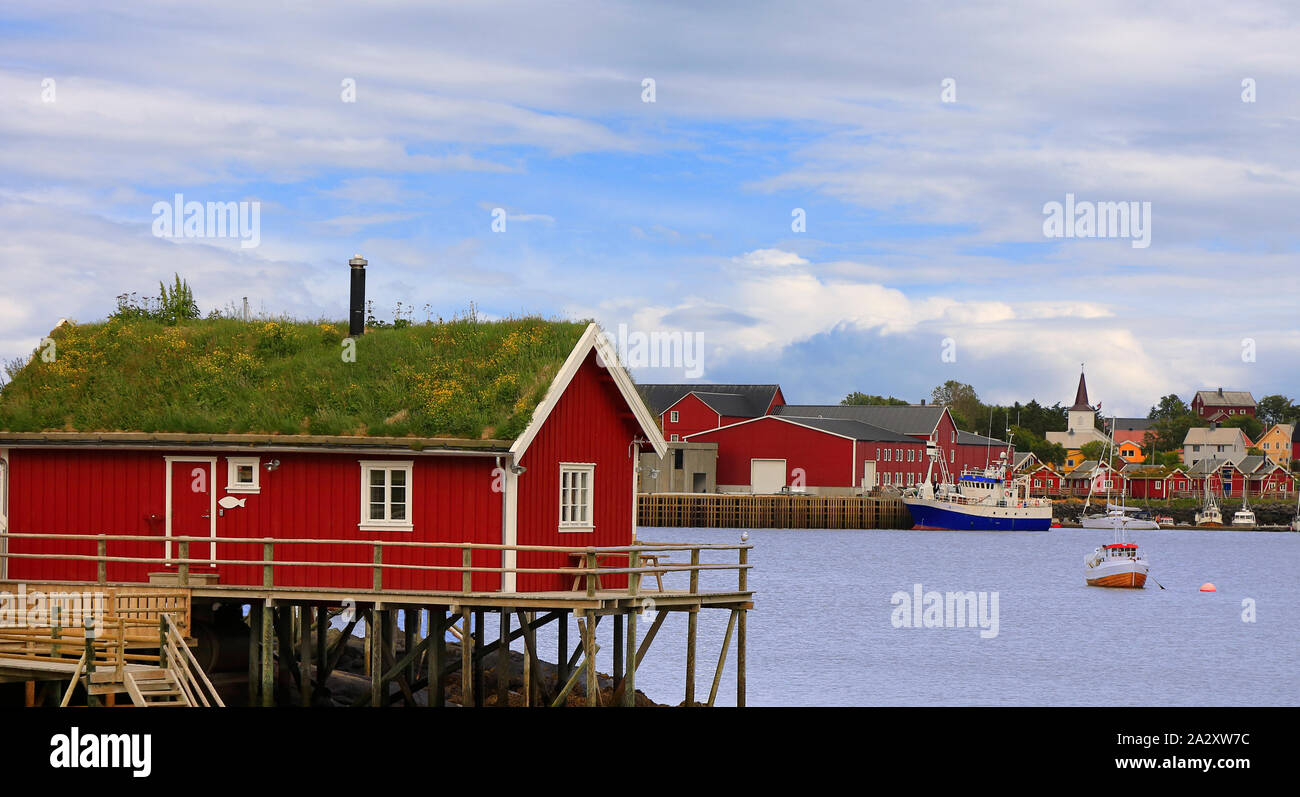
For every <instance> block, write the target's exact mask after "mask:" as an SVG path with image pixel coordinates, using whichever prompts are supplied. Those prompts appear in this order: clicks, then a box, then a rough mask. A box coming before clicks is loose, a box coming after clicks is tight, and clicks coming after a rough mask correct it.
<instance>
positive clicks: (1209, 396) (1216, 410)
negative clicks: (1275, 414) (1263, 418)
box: [1192, 388, 1255, 421]
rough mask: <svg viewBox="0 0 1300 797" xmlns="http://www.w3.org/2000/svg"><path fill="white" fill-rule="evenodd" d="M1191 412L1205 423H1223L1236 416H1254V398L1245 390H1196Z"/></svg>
mask: <svg viewBox="0 0 1300 797" xmlns="http://www.w3.org/2000/svg"><path fill="white" fill-rule="evenodd" d="M1192 412H1194V413H1196V414H1197V415H1198V416H1200V417H1202V418H1204V419H1206V420H1207V421H1223V420H1227V419H1228V418H1235V417H1236V416H1238V415H1249V416H1251V417H1252V418H1253V417H1254V416H1255V397H1254V396H1252V395H1251V394H1250V391H1247V390H1228V391H1225V390H1224V389H1223V388H1219V389H1218V390H1198V391H1196V395H1195V396H1194V397H1193V398H1192Z"/></svg>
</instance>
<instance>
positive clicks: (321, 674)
mask: <svg viewBox="0 0 1300 797" xmlns="http://www.w3.org/2000/svg"><path fill="white" fill-rule="evenodd" d="M329 628H330V613H329V607H327V606H326V605H325V604H323V603H320V604H317V605H316V667H315V670H316V673H315V675H316V688H317V689H324V688H325V679H326V678H328V677H329V671H328V670H327V669H325V662H326V658H325V647H326V644H327V643H328V642H329ZM314 696H315V695H314V693H313V697H314Z"/></svg>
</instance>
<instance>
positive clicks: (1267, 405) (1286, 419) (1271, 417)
mask: <svg viewBox="0 0 1300 797" xmlns="http://www.w3.org/2000/svg"><path fill="white" fill-rule="evenodd" d="M1298 409H1300V408H1297V407H1296V406H1295V404H1294V403H1292V401H1291V399H1289V398H1287V397H1286V396H1283V395H1281V394H1277V393H1275V394H1273V395H1271V396H1265V397H1264V398H1262V399H1260V400H1259V404H1257V405H1256V406H1255V414H1256V416H1257V417H1258V418H1259V420H1260V423H1262V424H1264V428H1266V429H1267V428H1268V427H1270V426H1272V425H1273V424H1275V423H1290V422H1291V420H1292V419H1294V418H1295V417H1296V412H1297V410H1298Z"/></svg>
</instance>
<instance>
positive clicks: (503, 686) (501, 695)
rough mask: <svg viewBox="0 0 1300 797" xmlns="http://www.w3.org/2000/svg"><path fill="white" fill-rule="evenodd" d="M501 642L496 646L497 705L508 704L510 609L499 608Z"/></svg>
mask: <svg viewBox="0 0 1300 797" xmlns="http://www.w3.org/2000/svg"><path fill="white" fill-rule="evenodd" d="M498 638H499V639H500V640H501V644H500V645H499V646H498V647H497V658H496V661H497V666H496V672H497V705H498V706H500V707H502V708H508V707H509V706H510V610H509V609H505V608H502V609H501V636H500V637H498Z"/></svg>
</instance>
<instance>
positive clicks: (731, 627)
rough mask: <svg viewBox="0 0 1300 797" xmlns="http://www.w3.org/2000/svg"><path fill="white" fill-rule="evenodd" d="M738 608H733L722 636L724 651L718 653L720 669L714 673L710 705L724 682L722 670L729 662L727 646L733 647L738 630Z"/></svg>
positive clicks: (710, 691)
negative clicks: (733, 637) (733, 639)
mask: <svg viewBox="0 0 1300 797" xmlns="http://www.w3.org/2000/svg"><path fill="white" fill-rule="evenodd" d="M738 614H740V611H739V610H738V609H732V610H731V619H729V620H727V633H726V635H724V636H723V637H722V652H721V653H719V654H718V671H717V672H715V673H714V674H713V688H712V689H710V690H709V705H710V706H712V705H713V701H714V700H716V699H717V697H718V686H719V685H720V684H721V683H722V670H723V668H725V667H726V664H727V648H729V647H731V633H732V632H733V631H735V630H736V615H738Z"/></svg>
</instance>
